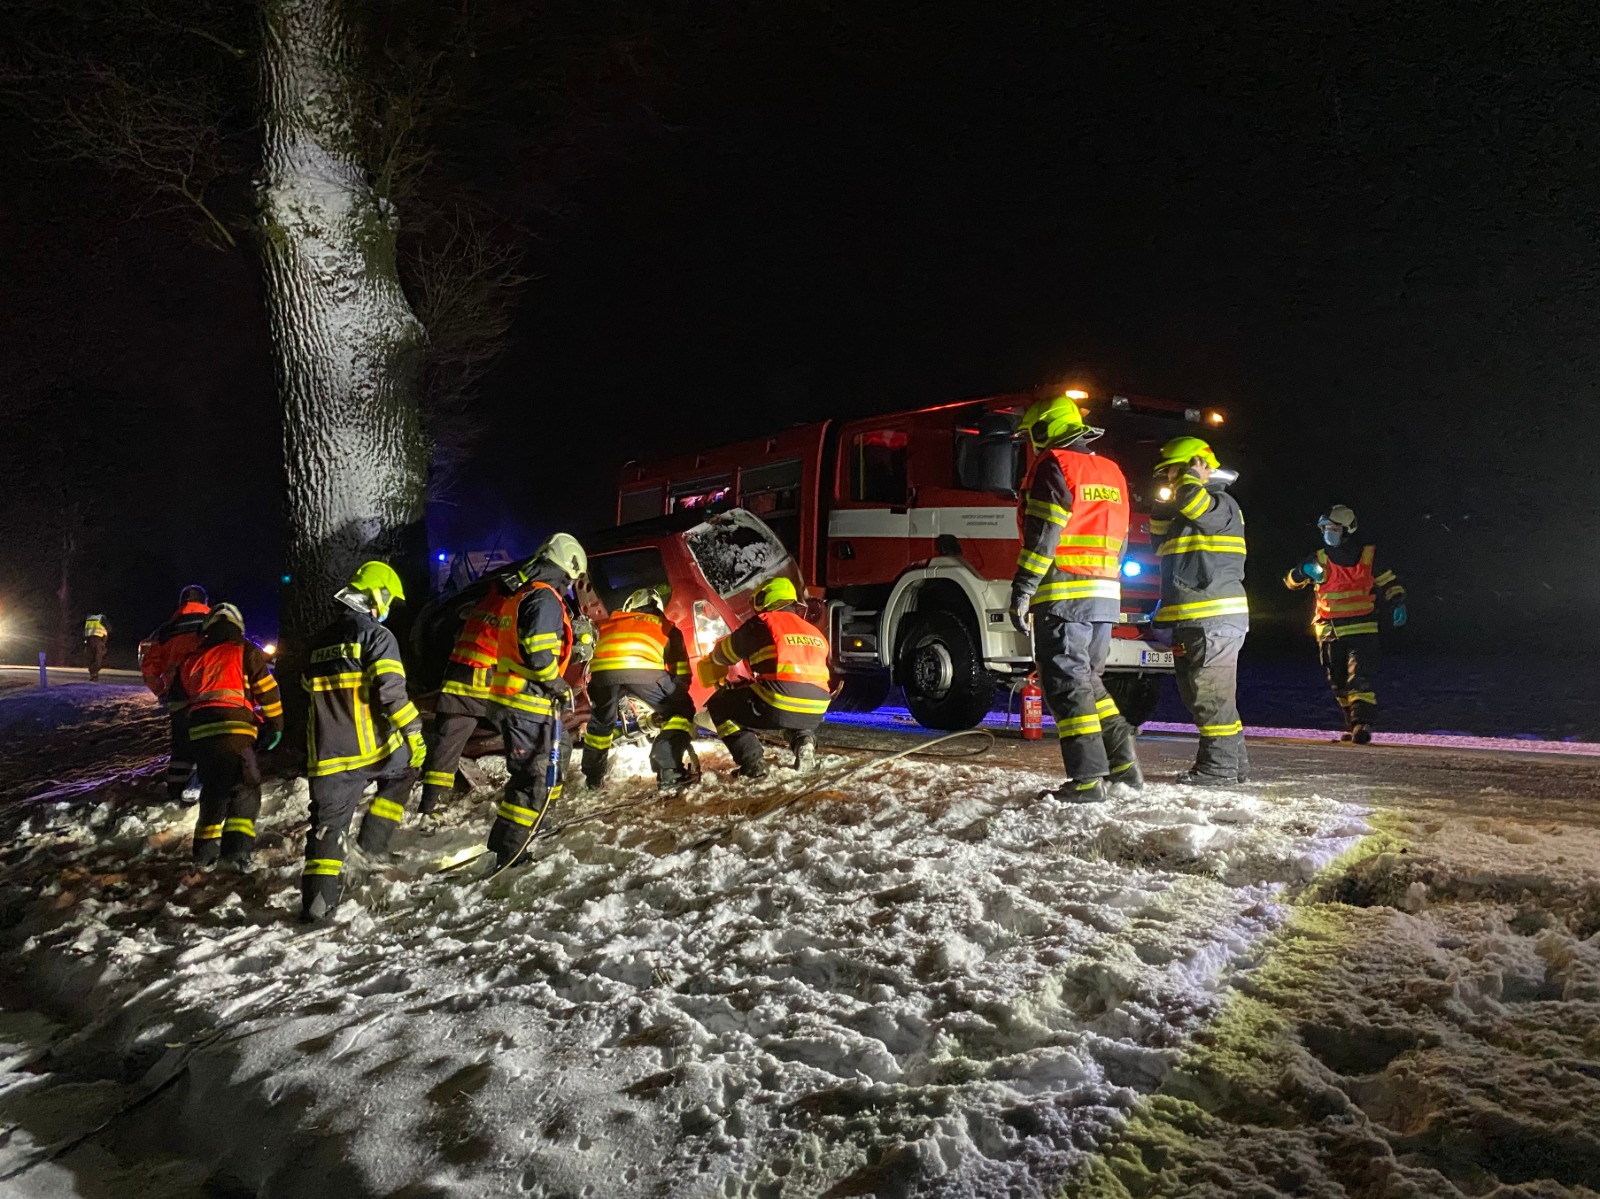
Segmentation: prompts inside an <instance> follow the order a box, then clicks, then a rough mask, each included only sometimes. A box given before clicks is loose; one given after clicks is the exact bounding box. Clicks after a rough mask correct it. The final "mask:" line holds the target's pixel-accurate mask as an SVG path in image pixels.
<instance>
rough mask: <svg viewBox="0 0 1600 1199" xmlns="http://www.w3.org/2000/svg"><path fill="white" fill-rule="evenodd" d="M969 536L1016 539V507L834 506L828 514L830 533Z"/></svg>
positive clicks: (994, 539)
mask: <svg viewBox="0 0 1600 1199" xmlns="http://www.w3.org/2000/svg"><path fill="white" fill-rule="evenodd" d="M944 533H948V534H949V535H950V536H952V537H970V538H974V539H976V540H980V541H1015V540H1016V539H1017V510H1016V508H1014V507H1012V506H1011V505H1009V504H1007V505H995V506H993V507H982V508H910V509H907V510H906V511H904V512H892V511H890V510H889V509H888V508H836V509H834V510H833V511H832V512H831V513H829V514H828V536H830V537H938V536H940V535H941V534H944Z"/></svg>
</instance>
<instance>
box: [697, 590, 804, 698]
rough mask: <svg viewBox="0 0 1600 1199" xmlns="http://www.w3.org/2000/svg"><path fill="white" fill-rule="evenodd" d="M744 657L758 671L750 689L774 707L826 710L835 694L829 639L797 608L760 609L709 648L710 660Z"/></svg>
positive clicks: (724, 661)
mask: <svg viewBox="0 0 1600 1199" xmlns="http://www.w3.org/2000/svg"><path fill="white" fill-rule="evenodd" d="M741 659H743V660H744V661H746V662H749V663H750V671H751V673H752V674H754V675H755V682H753V683H752V684H751V689H752V690H753V691H754V692H755V693H756V695H757V696H759V697H760V698H761V699H763V700H765V701H766V702H767V704H769V705H770V706H771V707H773V708H775V709H776V710H778V711H780V712H792V713H795V714H797V715H801V716H819V717H820V716H823V715H826V714H827V711H828V704H829V702H830V701H831V700H832V699H833V693H832V692H831V691H830V690H829V682H830V672H829V669H828V639H827V638H826V637H824V636H823V635H822V631H821V630H820V629H818V628H817V626H816V625H814V624H812V623H811V622H810V621H808V620H806V619H805V617H803V616H801V615H800V614H799V613H797V612H794V611H791V610H788V609H784V608H777V609H774V610H773V611H771V612H757V613H756V614H755V615H754V616H752V617H751V618H750V619H749V620H747V621H745V622H744V623H743V624H742V625H740V626H739V627H738V628H737V629H735V630H734V631H733V632H731V633H729V634H728V635H727V636H726V637H724V638H723V639H722V640H721V641H719V642H717V644H716V646H715V648H713V649H712V651H711V660H712V661H713V662H716V663H717V664H718V665H721V666H732V665H734V664H735V663H737V662H739V661H740V660H741Z"/></svg>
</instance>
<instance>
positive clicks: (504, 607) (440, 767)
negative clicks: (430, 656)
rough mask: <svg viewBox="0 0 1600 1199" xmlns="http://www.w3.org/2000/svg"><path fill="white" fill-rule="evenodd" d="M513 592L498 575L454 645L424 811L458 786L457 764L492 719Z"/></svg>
mask: <svg viewBox="0 0 1600 1199" xmlns="http://www.w3.org/2000/svg"><path fill="white" fill-rule="evenodd" d="M510 600H511V595H510V592H509V591H507V590H506V588H505V586H503V584H502V580H500V579H496V580H494V581H493V582H491V583H490V584H489V591H488V593H487V594H486V595H485V596H484V597H483V598H482V599H480V600H479V601H478V602H477V603H476V604H474V605H473V607H472V610H471V611H470V612H468V613H467V618H466V620H465V621H464V622H463V623H462V625H461V632H460V633H459V634H457V636H456V641H455V645H454V646H452V647H451V649H450V657H449V660H448V661H446V662H445V666H444V682H443V683H442V684H441V685H440V687H439V702H438V704H437V705H436V706H435V708H434V719H433V744H432V745H431V746H429V748H428V760H427V762H426V763H425V764H424V765H423V768H422V803H421V805H420V807H419V809H418V810H419V811H420V812H421V813H422V814H423V815H425V816H426V815H427V814H428V813H430V812H432V811H434V810H435V809H436V808H437V807H438V806H439V802H440V800H442V799H443V798H444V797H445V796H446V795H448V794H450V792H451V791H452V790H453V789H454V787H455V783H456V763H458V762H460V761H461V751H462V750H463V749H465V748H466V745H467V742H468V741H469V740H471V738H472V733H473V730H474V729H476V728H477V727H478V721H479V720H480V719H488V717H489V684H490V682H491V681H492V680H493V678H494V664H495V658H496V655H497V653H498V651H499V647H500V632H501V629H502V627H503V626H504V624H505V623H507V622H509V621H510V619H511V615H510V612H511V607H512V606H511V603H510Z"/></svg>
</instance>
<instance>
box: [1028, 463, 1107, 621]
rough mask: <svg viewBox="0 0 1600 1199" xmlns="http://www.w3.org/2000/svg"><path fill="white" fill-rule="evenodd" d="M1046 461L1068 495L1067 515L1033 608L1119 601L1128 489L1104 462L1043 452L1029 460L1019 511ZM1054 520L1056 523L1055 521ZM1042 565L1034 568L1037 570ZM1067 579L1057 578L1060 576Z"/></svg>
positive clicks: (1029, 499) (1030, 501) (1030, 500)
mask: <svg viewBox="0 0 1600 1199" xmlns="http://www.w3.org/2000/svg"><path fill="white" fill-rule="evenodd" d="M1047 457H1048V458H1052V459H1054V460H1055V462H1056V464H1057V465H1058V466H1059V467H1060V468H1061V474H1062V476H1063V477H1064V478H1065V479H1066V481H1067V487H1068V489H1069V490H1070V492H1071V494H1072V511H1071V513H1070V514H1068V515H1067V518H1066V519H1067V523H1066V524H1065V525H1064V526H1063V527H1062V529H1061V533H1060V536H1059V537H1058V539H1057V541H1056V545H1055V550H1054V553H1053V554H1052V555H1051V558H1050V566H1051V567H1052V568H1053V569H1051V570H1050V571H1048V572H1047V573H1046V575H1045V577H1044V579H1043V580H1042V581H1041V582H1040V585H1039V588H1038V590H1037V591H1036V592H1034V603H1035V604H1036V605H1037V604H1045V603H1054V602H1058V601H1062V600H1075V599H1108V600H1119V601H1120V600H1121V598H1122V583H1121V569H1120V567H1121V562H1122V548H1123V546H1124V545H1125V544H1126V543H1127V540H1128V504H1129V496H1128V483H1127V480H1126V479H1125V478H1124V477H1123V474H1122V469H1121V468H1120V467H1119V466H1117V464H1116V463H1115V462H1113V461H1111V460H1110V459H1109V458H1102V457H1100V456H1099V455H1097V454H1082V453H1075V452H1073V451H1071V450H1061V449H1056V450H1046V451H1045V452H1044V453H1043V454H1040V455H1039V456H1038V457H1037V458H1036V459H1034V463H1033V467H1032V468H1031V469H1030V470H1029V472H1028V478H1027V481H1026V482H1025V483H1024V485H1023V497H1024V498H1023V501H1022V510H1023V513H1024V514H1026V513H1027V511H1028V505H1029V504H1030V503H1034V502H1036V501H1033V500H1032V499H1031V497H1030V496H1029V492H1030V491H1031V490H1032V487H1033V476H1034V475H1035V474H1036V473H1037V472H1038V470H1039V465H1040V463H1042V462H1044V461H1045V459H1046V458H1047ZM1057 519H1059V517H1058V518H1057ZM1043 565H1044V563H1042V562H1041V563H1039V566H1041V567H1042V566H1043ZM1063 575H1065V576H1069V577H1067V578H1062V577H1061V576H1063Z"/></svg>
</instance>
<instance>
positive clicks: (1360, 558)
mask: <svg viewBox="0 0 1600 1199" xmlns="http://www.w3.org/2000/svg"><path fill="white" fill-rule="evenodd" d="M1317 529H1318V531H1319V532H1321V534H1322V548H1321V549H1319V550H1318V551H1317V552H1316V553H1315V554H1313V555H1312V556H1311V557H1310V558H1308V559H1307V560H1306V561H1304V562H1302V563H1301V564H1300V565H1299V566H1296V567H1294V568H1293V569H1292V570H1290V571H1289V573H1288V574H1287V575H1286V576H1285V577H1284V580H1283V582H1284V585H1285V586H1287V587H1289V588H1290V589H1291V590H1294V591H1299V590H1301V589H1302V588H1305V587H1311V588H1314V589H1315V591H1316V597H1317V607H1316V616H1315V617H1314V618H1313V619H1312V622H1311V631H1312V632H1313V633H1314V634H1315V635H1316V638H1317V654H1318V656H1319V657H1320V658H1321V659H1322V668H1323V669H1324V670H1325V671H1327V674H1328V684H1329V686H1331V687H1332V688H1333V698H1334V701H1335V702H1336V703H1338V705H1339V707H1340V709H1341V710H1342V711H1343V712H1344V723H1345V732H1344V735H1343V736H1342V737H1341V738H1340V740H1342V741H1353V742H1355V743H1356V744H1357V745H1365V744H1367V742H1369V741H1371V740H1372V725H1373V718H1374V717H1375V716H1376V715H1377V711H1378V696H1377V692H1376V690H1375V684H1376V682H1377V677H1378V602H1379V597H1380V596H1381V597H1382V601H1383V604H1384V605H1385V607H1387V609H1388V612H1389V623H1390V624H1391V625H1392V626H1393V627H1395V628H1397V629H1398V628H1400V627H1401V626H1402V625H1404V624H1405V623H1406V589H1405V588H1404V587H1402V586H1401V585H1400V580H1399V579H1398V578H1397V577H1396V576H1395V573H1394V571H1392V570H1387V569H1386V570H1381V571H1380V570H1379V569H1378V561H1377V556H1378V551H1377V547H1376V546H1374V545H1373V544H1372V543H1371V542H1370V541H1364V540H1358V539H1357V538H1355V537H1353V536H1352V534H1353V533H1354V532H1355V531H1356V514H1355V512H1354V511H1353V510H1351V509H1350V508H1349V507H1347V506H1346V505H1344V504H1335V505H1334V506H1333V507H1331V508H1329V509H1328V511H1327V513H1326V514H1324V515H1323V516H1322V517H1321V518H1320V519H1319V520H1318V521H1317Z"/></svg>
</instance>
